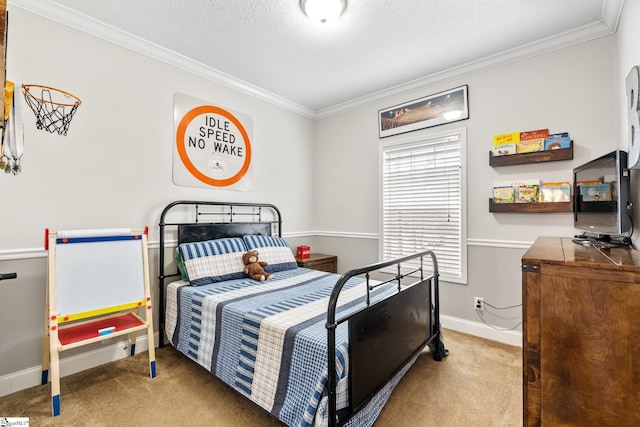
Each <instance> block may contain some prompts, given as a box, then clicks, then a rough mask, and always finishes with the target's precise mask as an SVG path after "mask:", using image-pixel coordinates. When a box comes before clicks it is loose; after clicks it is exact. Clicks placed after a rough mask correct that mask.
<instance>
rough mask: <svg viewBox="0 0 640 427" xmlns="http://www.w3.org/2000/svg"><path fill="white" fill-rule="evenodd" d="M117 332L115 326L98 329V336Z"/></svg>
mask: <svg viewBox="0 0 640 427" xmlns="http://www.w3.org/2000/svg"><path fill="white" fill-rule="evenodd" d="M115 330H116V327H115V326H109V327H108V328H102V329H98V335H108V334H110V333H111V332H113V331H115Z"/></svg>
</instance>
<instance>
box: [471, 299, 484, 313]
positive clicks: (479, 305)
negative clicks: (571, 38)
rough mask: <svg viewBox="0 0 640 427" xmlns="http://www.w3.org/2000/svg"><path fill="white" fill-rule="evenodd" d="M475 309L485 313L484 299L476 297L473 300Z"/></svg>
mask: <svg viewBox="0 0 640 427" xmlns="http://www.w3.org/2000/svg"><path fill="white" fill-rule="evenodd" d="M473 308H475V309H476V310H478V311H484V298H480V297H475V298H474V299H473Z"/></svg>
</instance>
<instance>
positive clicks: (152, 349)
mask: <svg viewBox="0 0 640 427" xmlns="http://www.w3.org/2000/svg"><path fill="white" fill-rule="evenodd" d="M147 319H148V320H147V340H148V343H149V376H150V377H151V378H155V377H156V346H155V340H154V337H153V316H151V309H150V308H149V309H148V310H147Z"/></svg>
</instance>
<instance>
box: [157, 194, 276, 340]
mask: <svg viewBox="0 0 640 427" xmlns="http://www.w3.org/2000/svg"><path fill="white" fill-rule="evenodd" d="M159 226H160V242H159V246H160V247H159V255H158V261H159V266H158V287H159V298H160V305H161V309H160V343H159V345H160V346H161V347H162V346H164V326H165V325H164V322H165V318H164V311H165V279H168V278H172V277H178V276H179V273H178V272H177V271H176V272H175V273H171V274H166V273H165V268H166V267H165V249H166V248H165V246H167V245H169V246H170V247H172V248H175V247H176V246H177V245H179V244H180V243H189V242H200V241H206V240H213V239H221V238H225V237H241V236H244V235H248V234H259V235H263V236H272V235H277V236H278V237H282V216H281V215H280V210H278V208H277V207H276V206H274V205H272V204H268V203H226V202H207V201H194V200H179V201H176V202H173V203H170V204H169V205H167V206H166V207H165V208H164V209H163V211H162V214H161V215H160V223H159ZM170 233H172V234H171V237H173V239H172V240H173V241H172V242H168V241H167V236H168V234H170ZM176 233H177V234H176ZM176 270H177V269H176Z"/></svg>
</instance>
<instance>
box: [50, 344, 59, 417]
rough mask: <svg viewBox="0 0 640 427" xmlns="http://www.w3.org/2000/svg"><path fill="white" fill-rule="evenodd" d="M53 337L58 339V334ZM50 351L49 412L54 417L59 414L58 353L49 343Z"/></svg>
mask: <svg viewBox="0 0 640 427" xmlns="http://www.w3.org/2000/svg"><path fill="white" fill-rule="evenodd" d="M52 335H55V339H56V340H57V339H58V336H57V335H58V334H57V333H56V334H52ZM49 346H50V348H51V349H52V351H51V352H50V353H51V412H52V415H53V416H54V417H57V416H58V415H60V354H59V352H58V348H57V347H56V346H55V345H53V344H52V343H49Z"/></svg>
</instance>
